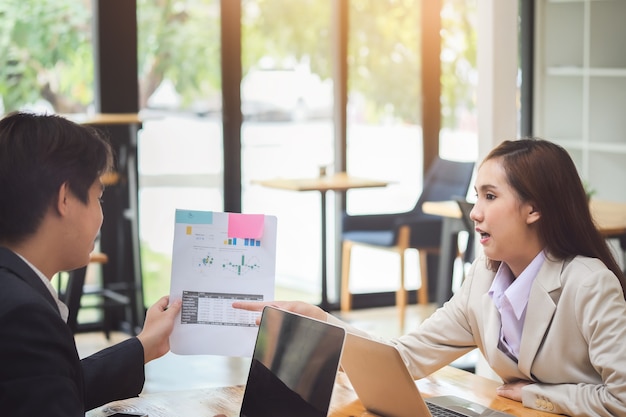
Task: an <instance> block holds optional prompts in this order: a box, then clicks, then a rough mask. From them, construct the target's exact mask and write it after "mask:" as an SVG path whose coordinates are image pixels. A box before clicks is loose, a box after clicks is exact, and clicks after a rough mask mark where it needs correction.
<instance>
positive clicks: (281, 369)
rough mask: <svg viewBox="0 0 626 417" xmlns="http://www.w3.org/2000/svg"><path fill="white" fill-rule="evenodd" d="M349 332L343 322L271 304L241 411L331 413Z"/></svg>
mask: <svg viewBox="0 0 626 417" xmlns="http://www.w3.org/2000/svg"><path fill="white" fill-rule="evenodd" d="M345 336H346V332H345V330H344V329H343V328H341V327H338V326H335V325H332V324H329V323H326V322H322V321H319V320H315V319H311V318H308V317H305V316H301V315H298V314H294V313H290V312H287V311H284V310H280V309H277V308H274V307H269V306H268V307H265V308H264V309H263V314H262V316H261V323H260V325H259V330H258V333H257V338H256V343H255V346H254V352H253V354H252V363H251V364H250V371H249V373H248V381H247V383H246V387H245V391H244V396H243V402H242V405H241V412H240V414H239V415H240V417H294V416H298V417H326V416H327V415H328V410H329V408H330V401H331V395H332V392H333V387H334V385H335V378H336V376H337V371H338V370H339V363H340V360H341V354H342V350H343V346H344V340H345Z"/></svg>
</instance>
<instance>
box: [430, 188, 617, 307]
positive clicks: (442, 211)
mask: <svg viewBox="0 0 626 417" xmlns="http://www.w3.org/2000/svg"><path fill="white" fill-rule="evenodd" d="M589 208H590V210H591V215H592V216H593V219H594V220H595V222H596V226H597V227H598V230H599V231H600V233H602V235H603V236H604V237H606V238H607V239H610V238H618V239H620V245H621V248H622V252H624V251H626V203H618V202H613V201H602V200H591V202H590V203H589ZM422 210H423V211H424V213H428V214H434V215H437V216H442V217H444V227H443V229H444V230H443V232H442V239H441V255H440V256H441V258H440V262H439V277H438V284H437V285H438V286H437V289H438V292H437V303H438V304H439V305H443V303H444V302H446V301H447V300H449V299H450V297H451V296H452V288H451V287H452V265H453V263H454V258H455V257H456V254H457V250H456V246H455V245H456V241H454V237H456V236H457V234H458V232H459V231H461V230H466V227H465V225H464V224H463V222H462V220H461V210H460V209H459V206H458V204H457V203H456V202H455V201H426V202H424V204H423V205H422ZM469 232H470V233H473V231H469Z"/></svg>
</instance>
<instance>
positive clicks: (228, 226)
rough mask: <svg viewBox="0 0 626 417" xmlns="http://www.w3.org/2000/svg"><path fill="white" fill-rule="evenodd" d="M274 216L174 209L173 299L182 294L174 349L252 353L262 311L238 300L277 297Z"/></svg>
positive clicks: (180, 351)
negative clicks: (238, 303) (239, 307)
mask: <svg viewBox="0 0 626 417" xmlns="http://www.w3.org/2000/svg"><path fill="white" fill-rule="evenodd" d="M275 270H276V217H274V216H265V215H262V214H239V213H220V212H210V211H194V210H176V224H175V227H174V248H173V252H172V277H171V283H170V301H173V300H180V299H182V302H183V304H182V309H181V314H180V318H179V319H177V321H176V323H175V325H174V331H173V332H172V335H171V336H170V347H171V350H172V352H174V353H177V354H183V355H197V354H211V355H223V356H243V357H251V356H252V352H253V350H254V342H255V338H256V334H257V326H256V324H255V320H256V318H257V317H258V315H259V314H260V313H254V312H248V311H243V310H236V309H234V308H232V303H233V302H234V301H235V300H238V301H240V300H254V301H263V300H273V299H274V282H275Z"/></svg>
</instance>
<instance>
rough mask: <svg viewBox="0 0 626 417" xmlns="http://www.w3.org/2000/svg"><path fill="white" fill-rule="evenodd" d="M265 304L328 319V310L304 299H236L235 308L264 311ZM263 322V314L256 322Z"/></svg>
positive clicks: (303, 314) (320, 318)
mask: <svg viewBox="0 0 626 417" xmlns="http://www.w3.org/2000/svg"><path fill="white" fill-rule="evenodd" d="M265 306H271V307H276V308H280V309H281V310H286V311H290V312H292V313H296V314H300V315H302V316H306V317H311V318H313V319H317V320H321V321H326V312H325V311H324V310H322V309H321V308H319V307H317V306H314V305H312V304H308V303H305V302H303V301H235V302H234V303H233V308H238V309H241V310H248V311H263V308H264V307H265ZM260 322H261V316H259V317H258V318H257V319H256V324H257V325H258V324H259V323H260Z"/></svg>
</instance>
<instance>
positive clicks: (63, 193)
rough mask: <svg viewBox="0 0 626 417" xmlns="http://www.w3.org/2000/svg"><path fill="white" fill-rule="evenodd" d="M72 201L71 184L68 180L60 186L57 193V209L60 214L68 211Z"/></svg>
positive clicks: (62, 214)
mask: <svg viewBox="0 0 626 417" xmlns="http://www.w3.org/2000/svg"><path fill="white" fill-rule="evenodd" d="M69 203H70V186H69V184H68V183H67V182H64V183H63V184H61V186H60V187H59V192H58V193H57V203H56V206H55V207H56V211H57V213H58V214H59V215H61V216H64V215H66V214H67V213H68V210H69Z"/></svg>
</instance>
